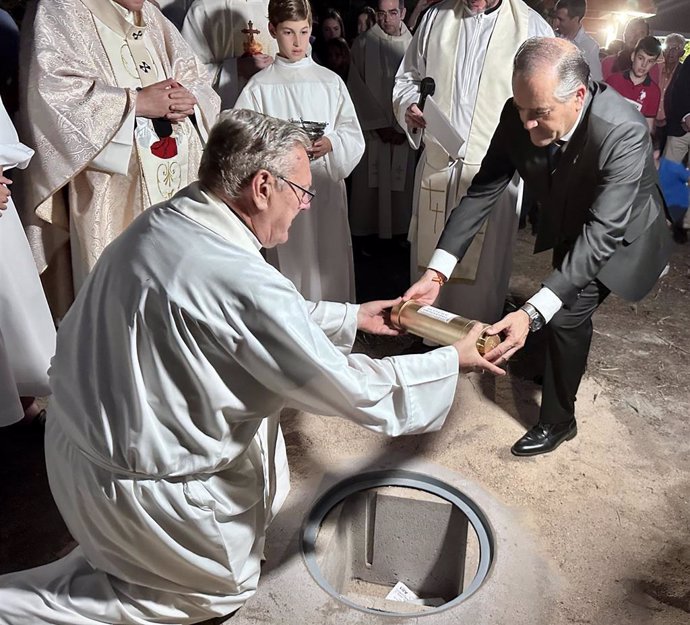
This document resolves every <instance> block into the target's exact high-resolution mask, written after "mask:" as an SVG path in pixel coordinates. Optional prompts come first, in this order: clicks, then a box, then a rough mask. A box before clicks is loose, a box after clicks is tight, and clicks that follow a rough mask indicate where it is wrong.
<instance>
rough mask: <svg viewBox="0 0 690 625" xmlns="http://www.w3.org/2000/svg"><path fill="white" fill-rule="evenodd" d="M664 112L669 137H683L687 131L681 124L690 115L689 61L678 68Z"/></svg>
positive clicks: (667, 96) (665, 102) (672, 80)
mask: <svg viewBox="0 0 690 625" xmlns="http://www.w3.org/2000/svg"><path fill="white" fill-rule="evenodd" d="M664 110H665V111H666V131H667V133H668V135H669V136H671V137H682V136H683V135H684V134H685V130H683V128H682V127H681V125H680V122H681V120H682V119H683V117H685V115H687V114H688V113H690V63H688V62H687V60H686V61H685V63H682V64H681V65H680V67H677V68H676V71H675V72H674V74H673V78H672V79H671V84H670V85H669V86H668V89H666V95H665V97H664Z"/></svg>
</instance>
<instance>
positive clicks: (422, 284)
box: [403, 269, 446, 306]
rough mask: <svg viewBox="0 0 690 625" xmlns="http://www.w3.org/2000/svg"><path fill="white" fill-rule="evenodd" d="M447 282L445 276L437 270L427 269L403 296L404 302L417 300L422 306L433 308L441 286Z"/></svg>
mask: <svg viewBox="0 0 690 625" xmlns="http://www.w3.org/2000/svg"><path fill="white" fill-rule="evenodd" d="M445 282H446V278H445V276H443V275H442V274H441V273H440V272H438V271H436V270H435V269H427V270H426V271H425V272H424V274H423V275H422V277H421V278H420V279H419V280H417V282H415V283H414V284H413V285H412V286H411V287H410V288H409V289H407V291H405V294H404V295H403V301H405V302H406V301H408V300H411V299H414V300H417V301H418V302H419V303H420V304H426V305H428V306H431V305H432V304H433V303H434V302H435V301H436V298H438V294H439V292H440V290H441V286H442V285H443V284H444V283H445Z"/></svg>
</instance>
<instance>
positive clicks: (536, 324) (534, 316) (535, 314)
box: [520, 302, 544, 332]
mask: <svg viewBox="0 0 690 625" xmlns="http://www.w3.org/2000/svg"><path fill="white" fill-rule="evenodd" d="M520 310H524V311H525V312H526V313H527V316H528V317H529V331H530V332H536V331H537V330H541V329H542V328H543V327H544V317H543V316H542V314H541V313H540V312H539V311H538V310H537V309H536V308H535V307H534V306H532V304H530V303H529V302H525V303H524V304H523V305H522V306H520Z"/></svg>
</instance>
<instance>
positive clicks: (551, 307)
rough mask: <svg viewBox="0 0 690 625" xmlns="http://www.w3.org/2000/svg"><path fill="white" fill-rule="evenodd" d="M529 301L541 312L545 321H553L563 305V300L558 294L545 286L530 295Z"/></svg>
mask: <svg viewBox="0 0 690 625" xmlns="http://www.w3.org/2000/svg"><path fill="white" fill-rule="evenodd" d="M527 303H528V304H532V306H534V307H535V308H536V309H537V310H538V311H539V312H540V314H541V316H542V317H544V322H545V323H548V322H549V321H551V319H553V316H554V315H555V314H556V313H557V312H558V311H559V310H560V309H561V308H562V307H563V302H562V301H561V300H560V299H559V298H558V296H557V295H556V294H555V293H554V292H553V291H552V290H551V289H548V288H546V287H545V286H544V287H542V288H541V289H540V290H539V291H538V292H537V293H535V294H534V295H533V296H532V297H530V298H529V299H528V300H527Z"/></svg>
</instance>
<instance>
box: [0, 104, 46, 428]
mask: <svg viewBox="0 0 690 625" xmlns="http://www.w3.org/2000/svg"><path fill="white" fill-rule="evenodd" d="M33 153H34V152H33V150H32V149H30V148H28V147H26V146H25V145H23V144H21V143H19V139H18V138H17V133H16V131H15V129H14V126H13V125H12V122H11V121H10V118H9V116H8V114H7V111H6V110H5V106H4V105H3V104H2V100H0V426H4V425H11V424H12V423H16V422H17V421H20V420H21V419H22V418H24V419H25V420H26V421H27V422H28V421H32V420H35V419H37V418H39V419H40V416H42V415H41V412H42V411H40V409H39V407H38V406H37V405H36V404H35V402H34V399H33V398H34V397H35V396H43V395H48V394H49V392H50V390H49V387H48V366H49V365H50V359H51V357H52V356H53V354H54V352H55V327H54V326H53V321H52V318H51V316H50V311H49V309H48V304H47V303H46V300H45V296H44V295H43V289H42V288H41V283H40V281H39V278H38V272H37V271H36V265H35V264H34V259H33V256H32V255H31V250H30V249H29V244H28V242H27V240H26V237H25V235H24V230H23V228H22V225H21V222H20V221H19V216H18V215H17V211H16V209H15V207H14V203H13V202H12V198H11V197H10V192H9V185H10V184H11V183H12V181H11V180H10V179H9V178H7V177H6V172H7V170H9V169H11V168H13V167H20V168H22V169H23V168H24V167H26V166H27V165H28V163H29V160H30V159H31V156H32V155H33ZM20 396H21V399H20Z"/></svg>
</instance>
